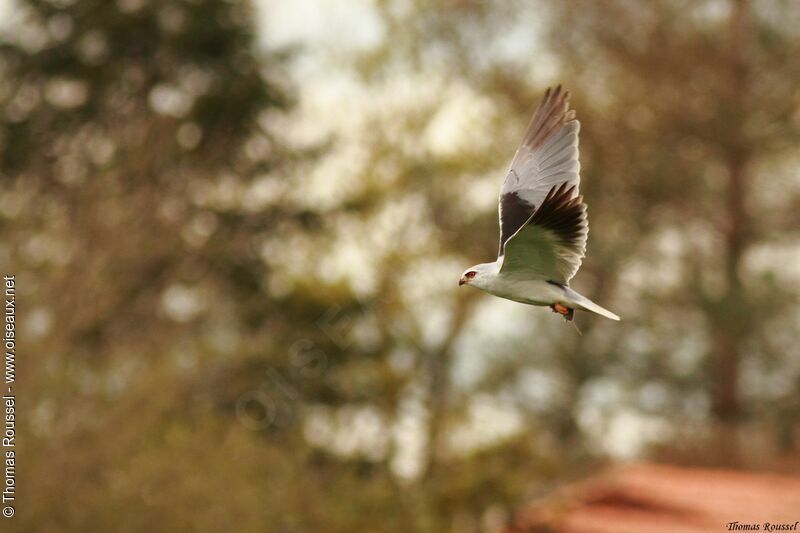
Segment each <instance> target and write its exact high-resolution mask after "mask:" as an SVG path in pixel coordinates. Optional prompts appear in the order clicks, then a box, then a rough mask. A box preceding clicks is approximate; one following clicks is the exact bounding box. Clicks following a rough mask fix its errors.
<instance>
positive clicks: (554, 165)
mask: <svg viewBox="0 0 800 533" xmlns="http://www.w3.org/2000/svg"><path fill="white" fill-rule="evenodd" d="M569 97H570V93H569V91H562V90H561V86H560V85H559V86H558V87H556V89H555V91H551V90H550V89H547V91H546V92H545V93H544V98H543V99H542V101H541V102H540V103H539V107H538V108H537V109H536V112H535V113H534V114H533V118H532V119H531V122H530V124H529V125H528V130H527V132H526V133H525V137H524V138H523V139H522V143H521V144H520V146H519V148H518V149H517V153H516V154H514V159H513V160H512V161H511V169H510V170H509V171H508V174H507V175H506V180H505V182H503V187H502V189H501V190H500V202H499V204H500V205H499V211H500V250H499V251H498V255H497V260H496V261H493V262H491V263H482V264H480V265H475V266H473V267H470V268H468V269H467V270H466V271H465V272H464V274H463V275H462V276H461V280H460V281H459V282H458V284H459V285H472V286H474V287H477V288H479V289H482V290H484V291H486V292H488V293H490V294H494V295H495V296H499V297H500V298H506V299H508V300H513V301H515V302H520V303H524V304H530V305H539V306H549V307H550V309H552V310H553V311H554V312H556V313H559V314H560V315H562V316H563V317H564V318H565V319H566V320H567V321H572V319H573V316H574V313H575V310H576V309H580V310H581V311H591V312H593V313H597V314H598V315H602V316H604V317H606V318H610V319H612V320H619V317H618V316H617V315H615V314H614V313H612V312H611V311H609V310H608V309H604V308H603V307H600V306H599V305H597V304H596V303H594V302H593V301H591V300H590V299H589V298H586V297H585V296H583V295H581V294H579V293H578V292H576V291H574V290H573V289H571V288H570V287H569V280H570V279H572V277H573V276H574V275H575V273H576V272H577V271H578V269H579V268H580V266H581V261H582V260H583V257H584V255H585V253H586V237H587V235H588V233H589V223H588V220H587V218H586V204H584V203H583V196H581V195H580V193H579V191H578V186H579V185H580V181H581V178H580V175H579V172H580V168H581V164H580V162H579V161H578V132H579V131H580V126H581V125H580V122H578V121H577V120H576V119H575V111H573V110H570V109H569Z"/></svg>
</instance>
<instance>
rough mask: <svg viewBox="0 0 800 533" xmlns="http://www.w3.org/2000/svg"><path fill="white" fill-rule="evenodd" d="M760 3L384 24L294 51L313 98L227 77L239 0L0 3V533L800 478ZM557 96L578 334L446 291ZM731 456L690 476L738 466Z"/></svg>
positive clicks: (251, 74) (338, 515)
mask: <svg viewBox="0 0 800 533" xmlns="http://www.w3.org/2000/svg"><path fill="white" fill-rule="evenodd" d="M775 6H778V4H777V3H776V4H767V3H753V4H752V5H751V4H750V3H748V2H743V1H742V2H737V1H733V0H731V1H730V2H718V1H707V2H705V1H704V2H688V1H687V2H667V1H663V2H661V1H657V2H651V3H648V4H647V5H646V6H643V5H642V4H641V3H632V2H626V1H624V0H619V1H614V2H603V3H598V2H581V1H577V2H564V3H550V2H548V3H536V4H531V3H529V2H504V3H502V4H497V3H487V2H475V1H470V0H467V1H449V2H444V3H440V4H438V5H432V4H430V3H428V2H422V1H411V2H409V1H402V2H399V1H398V2H395V1H392V0H385V1H381V2H378V3H377V4H376V6H375V11H374V14H375V15H376V21H375V22H374V24H375V26H376V28H379V31H380V32H381V34H382V36H381V38H380V39H379V41H380V42H379V43H378V44H377V45H376V46H374V47H369V48H368V49H366V50H361V51H360V52H359V53H352V54H351V53H343V52H342V51H340V50H337V49H332V50H331V49H326V50H323V49H305V50H303V51H300V52H299V53H301V54H304V55H305V57H306V58H313V59H314V60H315V61H316V62H317V63H319V64H323V65H326V67H327V68H328V70H327V71H324V76H327V77H324V78H322V79H320V78H317V79H314V78H313V77H312V76H310V75H309V72H308V71H307V70H306V71H303V70H302V69H298V70H295V71H292V70H290V69H287V67H286V65H287V64H286V62H285V61H284V59H285V54H272V55H270V54H257V53H255V52H254V50H253V48H252V47H253V28H252V25H251V22H250V21H251V17H252V13H251V9H250V6H249V4H248V3H246V2H243V1H224V0H194V1H178V0H170V1H167V2H159V3H155V2H149V1H147V0H118V1H117V2H96V1H90V0H73V1H69V2H67V1H58V2H56V1H50V2H45V1H34V0H28V1H26V2H19V3H18V4H17V8H16V9H17V13H18V14H19V15H20V17H21V20H22V21H23V22H22V24H20V25H19V27H17V28H15V30H14V31H13V32H11V33H9V35H8V36H7V38H5V39H4V40H3V42H2V48H0V72H2V74H3V75H2V76H1V77H0V109H1V110H2V116H0V154H1V155H0V172H2V175H1V176H0V177H1V178H2V181H3V191H2V194H0V235H2V239H1V240H0V256H1V257H3V259H4V260H5V262H6V263H8V264H10V265H11V266H12V267H13V269H14V270H15V271H16V273H17V274H18V276H19V277H18V279H19V280H20V299H21V301H22V302H25V305H26V307H27V310H26V311H25V316H24V317H23V318H24V320H23V323H22V326H21V332H20V337H21V338H24V340H25V343H26V352H27V353H28V354H30V355H28V356H26V357H24V358H23V357H22V356H20V371H19V380H20V390H21V391H25V395H26V398H28V399H29V400H26V402H25V403H22V402H21V403H20V405H21V409H22V411H21V412H20V417H19V418H20V426H19V428H20V434H21V435H25V436H26V444H25V449H24V454H23V455H22V461H23V462H22V463H21V465H22V464H24V465H25V478H26V481H25V485H26V488H25V490H26V491H27V492H26V493H24V496H25V501H26V502H28V503H27V505H28V506H29V507H28V509H26V510H25V511H24V512H23V511H21V512H20V514H19V515H18V517H17V518H18V519H19V521H18V522H17V523H16V524H15V525H19V526H21V529H23V530H57V531H62V530H75V531H84V530H119V529H123V530H131V531H141V530H144V529H154V530H183V529H192V530H209V531H218V530H225V529H230V528H231V527H234V528H235V529H236V530H243V531H343V532H344V531H347V532H350V531H437V532H438V531H443V530H444V531H446V530H451V531H459V532H461V531H476V530H481V529H484V530H492V529H493V528H496V526H497V525H498V524H500V523H502V521H503V520H504V518H505V517H506V516H507V514H508V512H509V510H510V509H512V508H513V507H514V506H515V505H516V504H518V503H520V502H522V501H523V500H525V499H527V498H529V497H530V496H531V495H536V494H541V493H543V492H545V491H547V490H548V489H549V488H550V487H552V485H553V484H554V483H558V482H560V481H563V480H564V479H567V478H570V477H573V476H575V475H579V474H580V473H581V472H583V471H584V470H586V469H588V468H590V467H592V465H593V464H595V463H596V462H597V461H598V460H602V459H603V458H604V457H606V456H607V454H608V453H609V452H612V453H619V454H625V453H628V454H629V453H633V452H635V451H636V447H635V446H634V447H632V448H631V447H626V446H627V444H626V443H630V442H631V441H634V444H636V443H637V442H638V443H640V444H647V443H648V442H651V441H657V442H662V443H666V444H664V445H665V446H670V450H673V451H672V453H674V447H675V443H676V442H679V443H680V442H687V441H688V440H689V439H684V438H683V437H684V432H688V431H696V432H698V435H700V436H701V437H702V436H703V431H705V430H707V428H708V426H709V425H710V424H709V422H710V421H712V420H713V419H717V420H720V421H724V422H726V425H728V426H730V425H735V426H737V427H745V428H749V427H752V426H750V425H747V426H741V424H744V423H747V424H750V423H756V422H757V423H760V424H762V425H765V424H769V425H768V427H769V428H770V429H774V430H775V431H776V432H778V433H780V434H781V435H782V436H783V441H782V442H783V445H784V446H785V447H786V449H790V448H791V447H792V446H796V441H795V440H793V436H792V435H793V434H792V432H793V431H795V429H796V427H797V419H798V412H799V411H800V410H798V405H797V401H796V397H795V396H794V392H795V391H796V388H797V386H798V383H799V382H800V378H798V375H800V368H798V367H797V365H796V363H795V362H794V359H793V358H792V356H793V355H794V353H795V352H796V349H795V347H794V336H795V333H796V331H797V320H796V319H797V311H798V309H797V303H796V302H797V298H796V297H797V295H796V291H795V290H794V289H793V288H792V285H791V283H790V281H791V279H792V278H791V276H792V273H791V272H789V271H788V269H785V268H783V267H782V264H781V263H787V262H788V259H786V258H791V257H793V256H792V255H791V253H792V251H793V250H795V251H796V249H797V240H796V239H797V235H796V227H797V224H796V223H795V218H796V213H797V209H796V207H797V199H798V195H797V184H796V179H795V176H794V174H792V171H791V168H792V164H793V161H794V158H796V157H797V154H796V150H794V148H793V147H794V145H795V143H796V138H797V134H798V116H800V115H798V113H797V104H798V101H797V97H798V96H797V93H796V88H795V84H794V82H793V80H796V79H797V75H798V74H800V73H798V72H797V71H798V68H800V65H798V62H797V60H796V59H794V58H795V57H798V54H797V49H798V47H799V46H800V41H798V39H797V38H796V35H795V32H793V28H794V27H795V26H796V24H794V22H795V21H796V20H797V17H798V16H800V13H799V12H798V9H797V8H795V6H794V4H792V3H788V2H787V3H785V4H780V6H779V7H775ZM793 24H794V26H793ZM306 67H307V65H306ZM298 71H299V72H302V73H303V75H304V77H303V79H302V81H303V93H301V97H302V98H306V99H307V101H303V100H302V99H301V104H302V105H301V106H300V108H299V109H294V110H290V109H289V107H290V106H289V104H290V103H292V102H293V101H294V100H297V98H292V97H290V96H289V94H291V92H292V91H293V90H295V89H294V88H293V87H292V85H291V84H290V83H289V82H288V81H287V79H289V78H291V76H292V73H293V72H298ZM559 81H560V82H563V83H564V84H565V85H567V86H568V87H569V88H571V89H572V90H573V92H574V98H573V107H574V108H576V109H577V112H578V116H579V118H580V119H581V121H582V123H583V131H582V163H583V168H584V170H583V177H584V181H583V186H582V189H583V191H584V194H585V196H586V198H587V202H588V203H589V205H590V208H591V214H590V222H591V228H592V232H591V235H590V242H589V257H588V258H587V260H586V262H585V265H584V267H583V269H582V270H581V273H580V274H579V276H578V278H577V279H576V280H575V284H576V287H577V288H578V289H579V290H581V291H582V292H584V293H585V294H588V295H590V296H592V297H594V298H596V299H598V301H601V302H603V303H604V304H607V305H608V306H609V307H610V308H611V309H615V310H619V311H620V312H621V314H622V315H623V317H624V321H623V322H622V323H620V324H612V323H610V322H603V321H599V320H591V319H588V318H582V319H581V318H579V320H583V322H582V323H581V327H582V329H583V330H584V336H582V337H577V336H576V335H575V334H574V332H573V331H572V330H571V329H568V328H566V327H563V324H562V323H561V322H560V321H559V320H558V317H554V316H551V315H550V314H549V313H543V312H542V310H541V309H532V308H528V307H524V306H519V305H516V304H513V303H509V302H503V301H500V300H497V299H494V298H491V297H488V296H485V295H480V294H477V293H473V292H468V291H467V290H463V291H458V289H457V286H456V277H457V276H458V274H459V273H460V272H461V271H462V269H463V267H464V266H466V265H470V264H474V263H475V262H476V261H479V260H487V259H489V258H490V257H491V253H492V251H493V250H494V249H495V247H496V239H497V227H496V218H495V216H496V215H495V209H496V205H495V198H496V194H497V190H498V187H499V186H500V182H501V180H502V177H503V173H504V171H505V167H506V165H507V164H508V161H509V159H510V156H511V154H512V152H513V149H514V147H515V146H516V143H517V142H518V140H519V138H520V136H521V133H522V130H523V128H524V127H525V125H526V123H527V120H528V117H529V114H530V112H531V111H532V110H533V106H534V105H535V104H536V102H537V101H538V99H539V98H540V97H541V94H542V92H543V89H544V87H545V85H548V84H553V83H557V82H559ZM342 87H344V89H343V91H346V92H339V93H337V92H336V91H337V88H339V89H341V88H342ZM313 89H319V92H321V93H323V97H319V93H315V92H314V91H313ZM325 91H327V94H326V93H325ZM309 95H311V96H315V95H316V96H317V97H319V100H318V101H317V102H316V107H315V105H314V101H313V98H310V97H309ZM20 396H22V392H20ZM637 433H642V435H641V436H639V435H637ZM706 433H708V432H707V431H706ZM730 434H731V433H730V432H723V435H730ZM694 437H695V438H694V439H693V440H694V442H698V441H699V442H701V443H702V442H703V440H702V438H699V439H698V438H697V435H695V436H694ZM755 444H758V443H757V442H755V441H753V443H752V444H751V445H755ZM631 450H633V452H632V451H631ZM750 450H752V448H751V449H750ZM764 450H767V448H764ZM729 451H730V452H731V453H727V452H729ZM721 452H726V453H727V455H726V454H725V453H721ZM734 452H735V449H734V448H733V447H732V446H728V445H727V444H725V443H723V444H720V445H718V446H717V447H715V448H713V449H712V451H711V452H710V453H706V454H704V455H702V456H701V455H699V454H697V453H695V454H694V456H691V457H689V460H693V461H700V460H703V461H708V462H714V461H718V462H722V461H724V462H727V463H728V464H731V463H734V462H739V461H744V460H745V459H747V460H748V461H750V464H752V463H753V458H754V457H755V455H754V454H752V453H748V452H747V451H741V452H740V453H738V454H737V453H734ZM759 457H760V458H762V459H760V460H762V461H763V464H762V466H764V465H769V463H768V461H769V460H770V458H771V457H773V455H770V454H768V453H764V454H761V455H759ZM20 470H21V471H22V466H21V467H20ZM21 499H22V498H21ZM66 502H69V505H66Z"/></svg>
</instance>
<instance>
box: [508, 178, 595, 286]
mask: <svg viewBox="0 0 800 533" xmlns="http://www.w3.org/2000/svg"><path fill="white" fill-rule="evenodd" d="M575 189H576V186H575V185H572V186H569V184H568V183H566V182H565V183H562V184H561V185H557V186H553V187H552V188H551V189H550V191H549V192H548V193H547V196H545V198H544V200H543V201H542V204H541V205H540V206H539V208H538V209H536V211H535V212H534V213H533V215H531V216H530V218H529V219H528V220H527V221H526V222H525V223H524V224H523V225H522V227H521V228H520V229H519V230H517V232H516V233H515V234H514V235H512V236H511V237H509V239H508V240H507V241H506V243H505V254H504V255H503V265H502V266H501V268H500V271H501V272H503V273H504V274H506V275H512V276H513V275H521V277H524V278H526V279H531V278H533V279H543V280H547V281H555V282H558V283H567V282H568V281H569V280H570V279H571V278H572V276H574V275H575V273H576V272H577V271H578V269H579V268H580V266H581V260H582V259H583V256H584V254H585V253H586V235H587V234H588V232H589V224H588V223H587V221H586V204H584V203H583V197H582V196H575Z"/></svg>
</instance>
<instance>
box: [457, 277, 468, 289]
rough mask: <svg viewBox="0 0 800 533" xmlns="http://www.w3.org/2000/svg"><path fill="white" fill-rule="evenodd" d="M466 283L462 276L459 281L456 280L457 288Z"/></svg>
mask: <svg viewBox="0 0 800 533" xmlns="http://www.w3.org/2000/svg"><path fill="white" fill-rule="evenodd" d="M466 282H467V279H466V278H465V277H464V276H461V279H460V280H458V286H459V287H460V286H462V285H463V284H465V283H466Z"/></svg>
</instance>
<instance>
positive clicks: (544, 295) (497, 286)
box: [486, 276, 566, 305]
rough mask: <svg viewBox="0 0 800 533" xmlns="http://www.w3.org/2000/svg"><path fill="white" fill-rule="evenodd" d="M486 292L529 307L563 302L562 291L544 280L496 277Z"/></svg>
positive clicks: (563, 295)
mask: <svg viewBox="0 0 800 533" xmlns="http://www.w3.org/2000/svg"><path fill="white" fill-rule="evenodd" d="M486 292H489V293H491V294H494V295H495V296H499V297H500V298H506V299H507V300H513V301H515V302H520V303H524V304H530V305H552V304H554V303H557V302H561V303H564V302H565V296H566V295H565V294H564V290H563V289H562V288H561V287H559V286H558V285H554V284H552V283H548V282H546V281H544V280H538V279H529V280H515V279H508V278H504V277H502V276H498V277H496V278H495V279H493V280H492V283H491V285H489V286H488V287H487V288H486Z"/></svg>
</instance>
